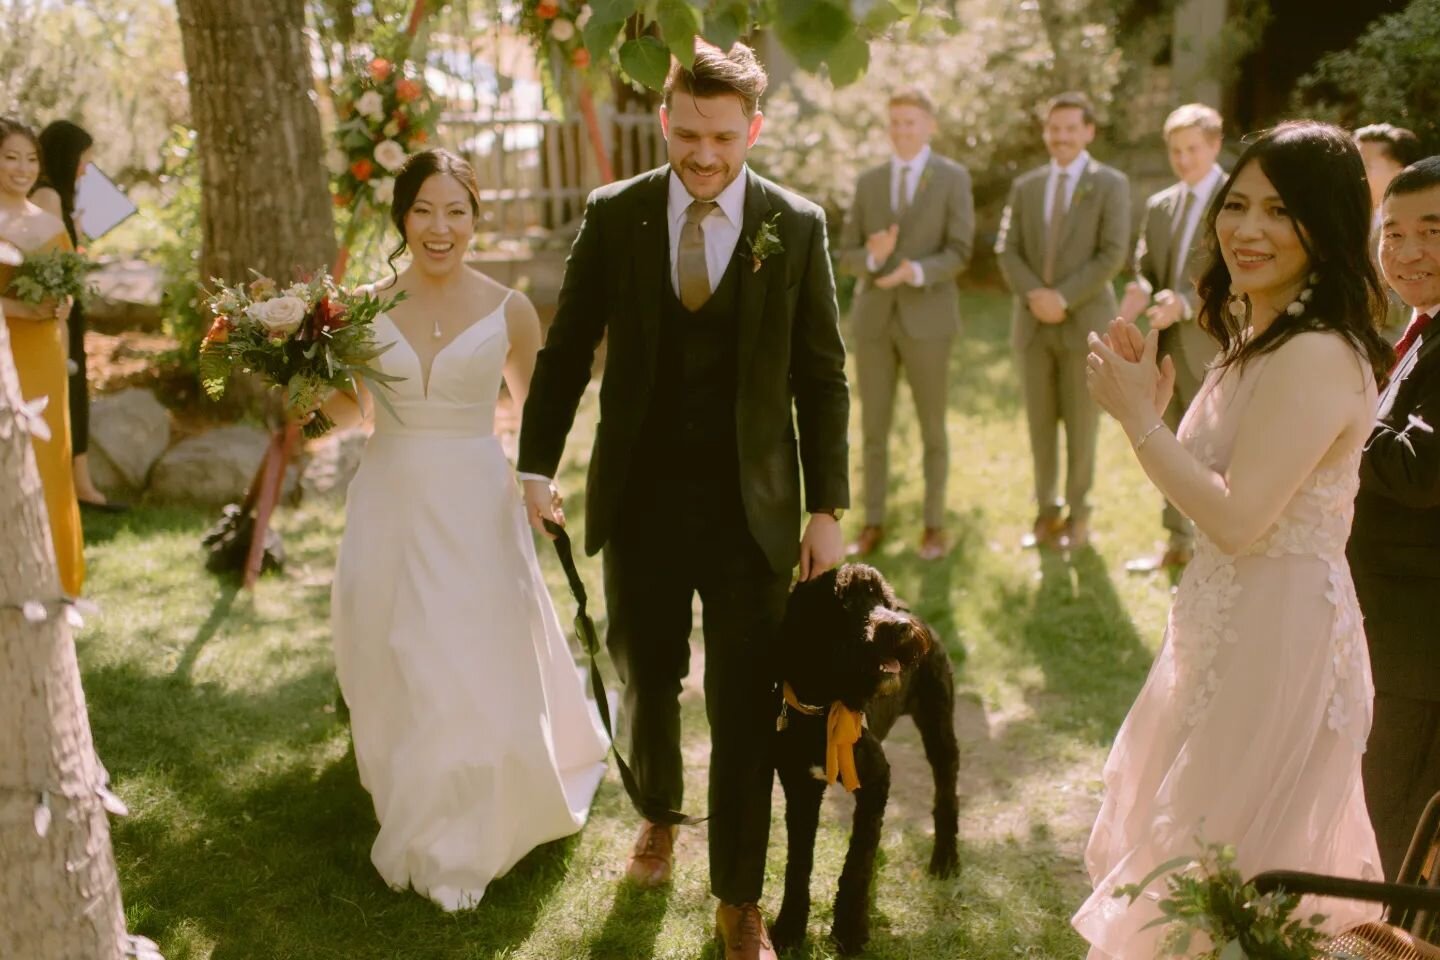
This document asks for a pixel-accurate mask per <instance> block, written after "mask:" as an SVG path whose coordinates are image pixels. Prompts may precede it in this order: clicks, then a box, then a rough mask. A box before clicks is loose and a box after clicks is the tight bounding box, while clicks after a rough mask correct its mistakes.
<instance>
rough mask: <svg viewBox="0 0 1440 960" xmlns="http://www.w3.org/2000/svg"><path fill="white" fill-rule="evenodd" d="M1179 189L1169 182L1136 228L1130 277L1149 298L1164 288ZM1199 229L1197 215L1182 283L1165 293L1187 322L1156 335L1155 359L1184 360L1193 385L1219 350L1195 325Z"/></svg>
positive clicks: (1201, 267)
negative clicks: (1180, 304)
mask: <svg viewBox="0 0 1440 960" xmlns="http://www.w3.org/2000/svg"><path fill="white" fill-rule="evenodd" d="M1182 187H1183V184H1179V183H1177V184H1174V185H1173V186H1170V187H1167V188H1165V189H1164V190H1161V191H1160V192H1159V193H1157V194H1155V195H1154V196H1152V197H1151V198H1150V199H1149V200H1146V201H1145V222H1144V223H1142V224H1141V225H1140V239H1139V240H1138V241H1136V243H1135V276H1136V278H1137V279H1138V280H1139V281H1140V283H1141V285H1143V286H1144V287H1145V288H1146V289H1147V290H1149V291H1150V293H1151V294H1154V293H1155V292H1156V291H1157V290H1164V289H1165V286H1166V281H1167V277H1166V271H1168V270H1169V269H1170V257H1171V255H1172V253H1173V251H1172V250H1171V249H1170V233H1171V229H1172V227H1173V226H1174V224H1175V217H1176V215H1177V213H1178V212H1179V205H1180V201H1181V198H1182V197H1183V196H1184V190H1183V189H1182ZM1217 195H1218V190H1217ZM1211 199H1212V200H1213V199H1214V197H1213V196H1212V197H1211ZM1204 231H1205V216H1204V212H1203V211H1202V213H1201V218H1200V222H1199V224H1198V225H1197V226H1196V228H1195V232H1194V234H1192V235H1191V237H1190V246H1189V248H1188V249H1187V250H1186V251H1185V259H1184V260H1182V261H1181V262H1180V273H1181V275H1182V276H1183V277H1184V278H1185V279H1184V282H1181V283H1176V282H1173V281H1172V282H1171V283H1170V289H1172V290H1174V291H1175V292H1176V293H1178V294H1180V296H1181V297H1182V298H1183V299H1184V300H1185V303H1186V305H1187V306H1188V307H1189V308H1190V309H1189V314H1190V318H1189V319H1188V320H1182V321H1180V322H1178V323H1176V324H1174V325H1173V326H1171V327H1169V328H1167V329H1165V330H1162V331H1160V355H1161V356H1162V357H1163V356H1166V355H1171V356H1175V357H1178V358H1180V359H1183V360H1184V362H1185V365H1186V366H1187V367H1188V368H1189V371H1190V374H1191V376H1192V377H1194V379H1195V381H1196V382H1199V381H1201V380H1204V379H1205V368H1206V367H1207V366H1208V365H1209V363H1210V361H1211V360H1212V359H1214V357H1215V354H1216V353H1217V352H1219V350H1220V344H1218V343H1216V342H1215V338H1214V337H1212V336H1210V335H1209V334H1208V333H1206V332H1205V331H1204V330H1202V329H1200V324H1198V323H1196V322H1195V318H1196V316H1197V315H1198V312H1199V311H1198V305H1199V296H1198V294H1197V293H1196V290H1195V282H1196V281H1197V280H1198V279H1199V278H1200V276H1201V274H1203V273H1204V272H1205V267H1206V249H1207V248H1206V244H1205V236H1204Z"/></svg>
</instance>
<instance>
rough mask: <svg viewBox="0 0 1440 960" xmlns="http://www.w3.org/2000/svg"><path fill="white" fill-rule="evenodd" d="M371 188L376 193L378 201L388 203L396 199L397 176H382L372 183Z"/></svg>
mask: <svg viewBox="0 0 1440 960" xmlns="http://www.w3.org/2000/svg"><path fill="white" fill-rule="evenodd" d="M370 189H371V190H372V191H374V193H375V202H376V203H386V204H388V203H390V202H391V201H392V200H394V199H395V178H394V177H381V178H380V179H379V180H376V181H374V182H373V183H372V184H371V185H370Z"/></svg>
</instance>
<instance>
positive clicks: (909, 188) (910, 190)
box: [865, 143, 930, 287]
mask: <svg viewBox="0 0 1440 960" xmlns="http://www.w3.org/2000/svg"><path fill="white" fill-rule="evenodd" d="M929 162H930V144H928V143H927V144H925V146H923V147H921V148H920V152H919V153H917V154H915V156H913V157H911V158H910V159H909V160H901V159H900V158H899V157H897V156H893V155H892V156H891V157H890V209H891V210H893V211H895V212H897V213H898V212H899V211H900V171H901V170H902V169H906V168H908V169H909V171H910V173H909V175H908V176H907V177H906V178H905V206H906V207H907V208H908V207H910V206H913V205H914V203H915V191H917V190H919V189H920V177H921V175H922V174H924V173H925V165H926V164H927V163H929ZM910 265H911V266H912V267H913V268H914V272H915V275H914V276H913V277H911V278H910V286H912V287H923V286H925V270H924V269H923V268H922V267H921V266H920V264H918V263H916V262H915V261H914V260H911V261H910ZM865 266H866V267H868V268H869V270H870V272H871V273H874V272H876V271H877V270H879V269H880V267H881V266H882V264H879V263H876V262H875V258H874V257H872V256H871V255H870V254H868V253H867V254H866V255H865Z"/></svg>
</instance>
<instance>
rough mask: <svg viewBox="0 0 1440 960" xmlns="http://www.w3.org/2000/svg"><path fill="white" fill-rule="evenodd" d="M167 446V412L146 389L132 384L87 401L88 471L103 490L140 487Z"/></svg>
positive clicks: (111, 490) (125, 490)
mask: <svg viewBox="0 0 1440 960" xmlns="http://www.w3.org/2000/svg"><path fill="white" fill-rule="evenodd" d="M168 446H170V413H169V411H167V410H166V409H165V408H164V407H163V406H161V404H160V401H159V400H156V399H155V396H154V395H153V394H152V393H150V391H148V390H142V389H139V388H132V389H129V390H121V391H119V392H118V393H110V394H105V395H103V396H99V397H96V398H95V399H94V400H93V401H92V402H91V404H90V448H89V453H90V475H91V476H92V477H94V478H95V484H96V486H98V487H99V488H100V489H101V490H103V491H104V492H106V493H130V492H136V491H140V490H144V489H145V486H146V482H147V481H148V479H149V477H150V470H151V468H152V467H154V466H155V463H156V462H157V461H158V460H159V459H160V457H161V455H162V454H164V453H165V448H166V447H168Z"/></svg>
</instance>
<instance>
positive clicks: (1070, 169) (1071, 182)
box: [1045, 150, 1090, 225]
mask: <svg viewBox="0 0 1440 960" xmlns="http://www.w3.org/2000/svg"><path fill="white" fill-rule="evenodd" d="M1089 165H1090V151H1089V150H1081V151H1080V156H1078V157H1076V158H1075V159H1074V160H1071V161H1070V164H1069V166H1066V167H1061V166H1060V164H1058V163H1056V162H1055V161H1054V160H1051V161H1050V175H1049V176H1047V177H1046V178H1045V223H1046V224H1047V225H1048V224H1049V223H1050V213H1051V211H1052V210H1054V209H1055V178H1056V177H1058V176H1060V172H1061V170H1064V172H1065V176H1066V180H1065V209H1066V210H1069V209H1070V207H1071V206H1072V204H1073V203H1074V201H1075V187H1076V186H1077V185H1079V183H1080V176H1081V175H1082V174H1083V173H1084V172H1085V168H1086V167H1088V166H1089Z"/></svg>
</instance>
